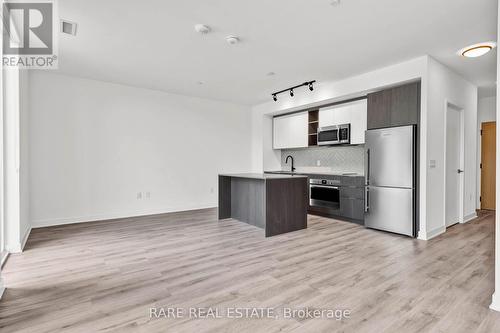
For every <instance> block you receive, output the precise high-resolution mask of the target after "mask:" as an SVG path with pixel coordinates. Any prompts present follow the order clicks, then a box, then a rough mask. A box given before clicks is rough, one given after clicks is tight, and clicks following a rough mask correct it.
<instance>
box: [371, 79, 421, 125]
mask: <svg viewBox="0 0 500 333" xmlns="http://www.w3.org/2000/svg"><path fill="white" fill-rule="evenodd" d="M419 117H420V82H414V83H410V84H406V85H403V86H399V87H394V88H390V89H386V90H382V91H377V92H375V93H371V94H368V121H367V128H368V129H376V128H386V127H395V126H405V125H414V124H418V123H419Z"/></svg>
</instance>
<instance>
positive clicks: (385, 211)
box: [365, 186, 415, 237]
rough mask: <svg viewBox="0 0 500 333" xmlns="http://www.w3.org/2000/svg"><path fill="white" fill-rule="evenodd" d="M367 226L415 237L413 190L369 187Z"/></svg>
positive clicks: (366, 214)
mask: <svg viewBox="0 0 500 333" xmlns="http://www.w3.org/2000/svg"><path fill="white" fill-rule="evenodd" d="M366 200H367V202H366V206H367V207H366V212H365V226H366V227H368V228H372V229H378V230H384V231H390V232H394V233H397V234H402V235H407V236H411V237H414V236H415V235H414V220H413V217H414V214H413V210H414V209H413V208H414V207H413V189H404V188H391V187H377V186H368V188H367V198H366Z"/></svg>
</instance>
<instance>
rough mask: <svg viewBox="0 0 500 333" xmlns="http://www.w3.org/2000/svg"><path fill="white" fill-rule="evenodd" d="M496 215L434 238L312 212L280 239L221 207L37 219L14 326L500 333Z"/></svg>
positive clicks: (1, 324)
mask: <svg viewBox="0 0 500 333" xmlns="http://www.w3.org/2000/svg"><path fill="white" fill-rule="evenodd" d="M493 243H494V217H493V215H492V214H486V213H481V216H480V217H479V218H478V219H476V220H474V221H472V222H470V223H467V224H464V225H456V226H454V227H452V228H450V229H448V231H447V232H446V234H444V235H441V236H439V237H437V238H435V239H433V240H431V241H428V242H424V241H419V240H414V239H410V238H406V237H402V236H397V235H392V234H388V233H383V232H378V231H374V230H369V229H365V228H363V227H360V226H358V225H356V224H351V223H346V222H340V221H335V220H330V219H326V218H321V217H314V216H309V228H308V229H307V230H301V231H297V232H293V233H289V234H285V235H280V236H276V237H272V238H264V232H263V230H261V229H258V228H255V227H252V226H250V225H247V224H245V223H240V222H237V221H234V220H225V221H222V222H218V221H217V220H216V212H215V210H201V211H193V212H188V213H175V214H166V215H160V216H150V217H143V218H130V219H123V220H113V221H105V222H92V223H83V224H74V225H67V226H58V227H51V228H43V229H34V230H33V231H32V233H31V236H30V238H29V240H28V243H27V246H26V249H25V252H24V253H22V254H19V255H12V256H10V258H9V259H8V261H7V263H6V265H5V267H4V271H3V276H4V278H5V282H6V285H7V288H8V289H7V290H6V292H5V294H4V298H3V299H2V300H1V301H0V331H1V332H2V333H7V332H37V333H42V332H58V331H64V332H85V333H88V332H97V331H109V332H253V333H255V332H266V333H267V332H278V331H284V332H297V333H298V332H500V314H499V313H496V312H493V311H491V310H489V309H488V306H489V304H490V301H491V294H492V292H493V278H494V272H493V260H494V258H493ZM151 307H165V308H166V307H180V308H183V309H188V308H189V307H212V308H219V309H225V308H228V307H273V308H275V309H277V313H280V310H279V309H282V308H283V307H290V308H296V309H300V308H304V307H311V308H315V309H348V310H350V312H351V315H350V318H349V319H343V320H340V321H337V320H334V319H284V318H282V317H281V316H279V319H239V320H238V319H190V318H178V319H151V318H149V309H150V308H151Z"/></svg>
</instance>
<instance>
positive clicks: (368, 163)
mask: <svg viewBox="0 0 500 333" xmlns="http://www.w3.org/2000/svg"><path fill="white" fill-rule="evenodd" d="M366 185H370V149H367V150H366Z"/></svg>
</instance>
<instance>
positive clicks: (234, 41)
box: [226, 36, 240, 45]
mask: <svg viewBox="0 0 500 333" xmlns="http://www.w3.org/2000/svg"><path fill="white" fill-rule="evenodd" d="M239 41H240V39H239V38H238V37H237V36H227V37H226V42H227V43H228V44H230V45H234V44H238V43H239Z"/></svg>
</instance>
